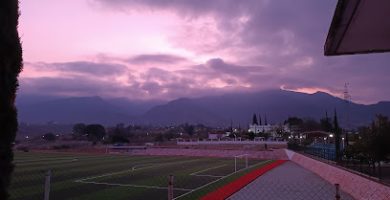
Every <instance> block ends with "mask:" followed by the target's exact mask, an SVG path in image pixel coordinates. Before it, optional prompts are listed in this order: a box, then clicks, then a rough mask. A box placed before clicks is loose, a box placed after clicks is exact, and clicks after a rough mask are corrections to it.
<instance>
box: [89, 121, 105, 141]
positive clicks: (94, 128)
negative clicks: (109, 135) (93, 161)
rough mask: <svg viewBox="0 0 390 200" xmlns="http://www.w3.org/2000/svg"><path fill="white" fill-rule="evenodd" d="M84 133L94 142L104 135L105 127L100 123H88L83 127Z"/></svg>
mask: <svg viewBox="0 0 390 200" xmlns="http://www.w3.org/2000/svg"><path fill="white" fill-rule="evenodd" d="M85 133H86V134H87V137H88V139H89V140H90V141H93V142H94V143H96V142H98V141H101V140H102V139H103V137H104V136H105V135H106V129H105V128H104V126H102V125H100V124H90V125H87V126H86V127H85Z"/></svg>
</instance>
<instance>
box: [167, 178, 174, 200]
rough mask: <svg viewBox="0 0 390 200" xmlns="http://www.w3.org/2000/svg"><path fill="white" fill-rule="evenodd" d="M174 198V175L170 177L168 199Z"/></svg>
mask: <svg viewBox="0 0 390 200" xmlns="http://www.w3.org/2000/svg"><path fill="white" fill-rule="evenodd" d="M172 199H173V175H169V178H168V200H172Z"/></svg>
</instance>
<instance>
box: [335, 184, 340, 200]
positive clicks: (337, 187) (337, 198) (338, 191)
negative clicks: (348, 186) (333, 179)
mask: <svg viewBox="0 0 390 200" xmlns="http://www.w3.org/2000/svg"><path fill="white" fill-rule="evenodd" d="M334 185H335V186H336V200H340V184H338V183H336V184H334Z"/></svg>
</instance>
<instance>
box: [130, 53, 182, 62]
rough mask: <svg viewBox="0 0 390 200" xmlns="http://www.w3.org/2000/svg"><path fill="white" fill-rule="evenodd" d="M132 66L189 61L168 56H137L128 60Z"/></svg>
mask: <svg viewBox="0 0 390 200" xmlns="http://www.w3.org/2000/svg"><path fill="white" fill-rule="evenodd" d="M126 61H127V62H129V63H131V64H147V63H153V64H179V63H183V62H187V61H188V60H187V59H186V58H184V57H180V56H176V55H168V54H144V55H137V56H134V57H132V58H129V59H127V60H126Z"/></svg>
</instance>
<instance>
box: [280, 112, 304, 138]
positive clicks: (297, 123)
mask: <svg viewBox="0 0 390 200" xmlns="http://www.w3.org/2000/svg"><path fill="white" fill-rule="evenodd" d="M284 124H288V126H289V129H290V130H291V132H293V133H294V134H295V133H298V137H299V136H300V132H301V131H302V127H303V120H302V119H301V118H298V117H289V118H288V119H287V120H286V121H284Z"/></svg>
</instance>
